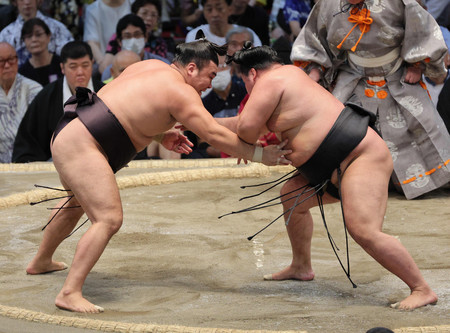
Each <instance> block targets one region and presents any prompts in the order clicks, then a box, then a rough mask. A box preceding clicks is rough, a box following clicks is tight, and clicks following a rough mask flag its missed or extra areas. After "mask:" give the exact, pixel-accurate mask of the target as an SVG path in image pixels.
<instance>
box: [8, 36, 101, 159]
mask: <svg viewBox="0 0 450 333" xmlns="http://www.w3.org/2000/svg"><path fill="white" fill-rule="evenodd" d="M92 65H93V55H92V50H91V48H90V47H89V45H88V44H87V43H85V42H81V41H74V42H69V43H67V44H66V45H65V46H64V47H63V48H62V50H61V70H62V73H63V74H64V77H62V78H60V79H59V80H57V81H55V82H52V83H50V84H48V85H47V86H46V87H45V88H44V89H42V91H41V92H40V93H39V94H38V95H37V96H36V97H35V98H34V100H33V101H32V102H31V104H30V106H29V107H28V110H27V112H26V114H25V116H24V117H23V119H22V122H21V124H20V126H19V130H18V132H17V136H16V140H15V142H14V150H13V156H12V161H13V162H14V163H26V162H35V161H48V160H50V159H51V152H50V140H51V138H52V135H53V132H54V130H55V127H56V124H57V123H58V121H59V119H60V118H61V117H62V115H63V113H64V110H63V104H64V102H65V101H66V100H67V99H69V97H71V96H72V95H73V94H74V93H75V88H76V87H85V88H90V89H91V90H93V91H96V92H97V91H98V90H100V88H101V87H102V86H103V85H104V84H103V83H102V82H100V81H97V80H93V79H92Z"/></svg>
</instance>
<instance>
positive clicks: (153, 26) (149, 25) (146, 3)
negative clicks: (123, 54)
mask: <svg viewBox="0 0 450 333" xmlns="http://www.w3.org/2000/svg"><path fill="white" fill-rule="evenodd" d="M131 11H132V13H133V14H136V15H137V16H139V17H140V18H141V19H142V20H143V21H144V24H145V48H144V50H145V52H148V53H152V54H155V55H157V56H160V57H162V58H166V59H167V60H169V61H172V59H173V51H174V49H175V42H174V41H173V39H171V40H168V41H169V42H170V43H169V44H170V45H171V46H170V49H169V46H168V43H167V42H166V39H164V38H162V37H160V36H155V35H154V33H155V31H156V30H157V28H158V22H159V15H160V13H161V4H160V2H159V0H136V1H135V2H134V3H133V5H132V6H131ZM118 39H119V38H117V26H116V33H114V34H113V35H112V36H111V38H110V40H109V43H108V47H107V48H106V54H105V57H104V59H103V61H102V63H101V64H100V65H99V70H100V72H101V73H103V71H104V70H105V68H107V67H108V66H109V65H110V64H111V62H112V56H114V55H115V54H116V53H117V52H119V51H120V50H121V45H120V44H119V41H118Z"/></svg>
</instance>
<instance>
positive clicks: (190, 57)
mask: <svg viewBox="0 0 450 333" xmlns="http://www.w3.org/2000/svg"><path fill="white" fill-rule="evenodd" d="M202 36H203V37H202ZM196 38H199V39H198V40H196V41H194V42H190V43H183V44H179V45H177V47H176V49H175V57H174V59H173V62H176V63H179V64H181V65H183V66H186V65H187V64H189V63H190V62H193V63H195V64H196V65H197V67H198V68H199V69H200V70H201V69H202V68H203V67H204V66H205V65H207V64H208V63H209V62H210V61H213V62H214V63H215V64H216V65H219V58H218V55H220V56H224V55H225V54H226V53H227V48H228V45H227V44H225V45H222V46H219V45H217V44H214V43H212V42H210V41H209V40H207V39H206V38H205V35H204V33H203V31H202V30H201V29H200V30H199V31H198V32H197V34H196Z"/></svg>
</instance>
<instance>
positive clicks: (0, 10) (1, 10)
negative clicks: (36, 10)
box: [0, 0, 18, 31]
mask: <svg viewBox="0 0 450 333" xmlns="http://www.w3.org/2000/svg"><path fill="white" fill-rule="evenodd" d="M17 15H18V12H17V6H16V1H15V0H10V1H9V4H8V5H4V6H2V7H0V31H2V30H3V28H4V27H6V26H7V25H8V24H10V23H13V22H14V21H15V20H16V19H17Z"/></svg>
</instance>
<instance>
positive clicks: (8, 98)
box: [0, 42, 42, 163]
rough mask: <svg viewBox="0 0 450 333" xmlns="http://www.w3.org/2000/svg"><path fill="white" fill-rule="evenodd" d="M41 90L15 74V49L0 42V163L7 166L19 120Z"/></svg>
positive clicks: (32, 82)
mask: <svg viewBox="0 0 450 333" xmlns="http://www.w3.org/2000/svg"><path fill="white" fill-rule="evenodd" d="M41 89H42V86H41V85H40V84H39V83H37V82H35V81H32V80H30V79H27V78H25V77H23V76H22V75H20V74H18V65H17V54H16V50H14V48H13V47H12V46H11V45H10V44H8V43H5V42H0V163H11V156H12V152H13V144H14V139H15V137H16V133H17V129H18V128H19V124H20V121H21V120H22V118H23V115H24V114H25V112H26V110H27V108H28V105H29V104H30V103H31V101H32V100H33V98H34V97H35V96H36V94H37V93H38V92H39V91H40V90H41Z"/></svg>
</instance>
